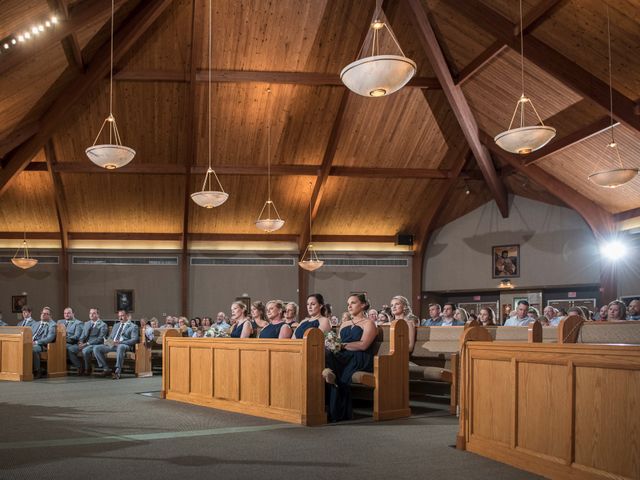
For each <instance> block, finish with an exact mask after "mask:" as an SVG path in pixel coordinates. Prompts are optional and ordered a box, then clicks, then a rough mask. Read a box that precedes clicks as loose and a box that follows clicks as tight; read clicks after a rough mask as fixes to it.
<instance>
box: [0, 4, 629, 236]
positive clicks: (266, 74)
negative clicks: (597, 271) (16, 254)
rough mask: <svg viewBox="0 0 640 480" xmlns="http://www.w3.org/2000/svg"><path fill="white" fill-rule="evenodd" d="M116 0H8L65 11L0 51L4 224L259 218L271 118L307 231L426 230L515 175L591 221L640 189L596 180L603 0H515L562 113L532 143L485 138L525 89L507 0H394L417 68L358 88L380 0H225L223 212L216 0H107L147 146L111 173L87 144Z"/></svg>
mask: <svg viewBox="0 0 640 480" xmlns="http://www.w3.org/2000/svg"><path fill="white" fill-rule="evenodd" d="M463 3H464V5H463ZM608 3H609V4H610V7H611V21H612V35H613V44H612V51H613V60H614V67H613V88H614V111H615V112H614V113H615V116H616V121H617V122H620V125H619V126H618V127H616V132H617V136H618V143H619V145H620V151H621V155H622V158H623V161H624V162H625V164H626V165H628V166H634V167H640V131H639V130H640V104H639V102H638V100H639V99H640V62H639V61H638V58H640V16H639V15H638V12H640V2H638V1H637V0H615V1H614V0H611V1H609V2H608ZM109 4H110V2H106V1H104V0H79V1H69V0H49V1H47V0H28V1H27V0H7V1H5V2H3V9H2V11H0V38H2V39H4V38H6V37H7V36H9V35H13V34H17V33H19V32H20V31H23V30H24V29H27V28H29V27H30V26H31V25H32V24H33V23H34V22H38V21H40V20H41V19H44V18H46V17H47V16H49V15H51V14H52V13H55V14H56V15H57V16H58V18H60V22H59V24H58V26H57V27H56V29H55V30H54V31H49V32H47V33H46V34H43V35H42V36H43V37H44V38H41V39H37V40H34V41H32V42H31V43H30V44H19V45H18V46H16V47H15V48H12V49H11V50H10V51H5V52H2V54H0V157H1V160H0V161H1V165H2V169H1V170H0V204H1V206H2V208H1V209H0V235H1V234H2V232H5V233H9V232H19V231H23V230H27V231H30V232H58V231H61V232H62V233H63V235H64V236H65V237H66V235H67V234H68V233H69V232H74V233H95V234H98V233H132V234H135V233H140V234H175V235H177V236H180V235H182V234H183V233H185V231H186V233H188V234H254V233H259V231H258V230H256V228H255V226H254V225H253V222H254V221H255V218H256V216H257V215H258V213H259V211H260V208H261V207H262V204H263V203H264V201H265V199H266V197H267V179H266V165H267V144H268V142H267V137H268V135H267V132H268V125H270V126H271V138H272V158H273V160H272V164H273V173H274V177H273V182H272V183H273V194H272V198H273V200H274V201H275V203H276V205H277V207H278V209H279V211H280V214H281V215H282V217H283V218H284V219H285V220H286V225H285V227H284V228H283V229H282V230H281V231H280V232H278V233H279V234H285V235H300V236H302V237H303V238H305V237H306V236H308V220H307V219H308V217H307V215H308V213H307V212H308V208H309V202H311V204H312V206H313V218H314V224H313V233H314V235H335V236H345V235H354V236H356V235H358V236H362V235H379V236H380V235H381V236H390V235H395V234H396V233H398V232H406V233H413V234H415V235H417V236H418V237H419V238H423V239H424V238H426V237H425V236H426V235H427V234H428V231H429V230H432V229H433V228H437V227H438V226H440V225H443V224H445V223H447V222H450V221H451V220H453V219H455V218H457V217H459V216H460V215H463V214H464V213H466V212H468V211H470V210H472V209H473V208H476V207H477V206H479V205H481V204H483V203H485V202H487V201H489V200H492V199H493V200H495V201H497V202H498V205H500V206H501V210H502V211H503V213H504V210H503V208H506V201H505V199H504V191H505V189H506V190H508V191H509V192H511V193H515V194H518V195H523V196H527V197H530V198H534V199H537V200H541V201H545V202H548V203H552V204H560V205H568V206H570V207H572V208H575V209H576V210H577V211H578V212H580V213H581V214H582V215H583V216H585V218H586V219H587V221H588V222H589V224H590V225H591V226H592V227H593V228H598V227H599V226H602V225H604V224H608V223H610V222H613V220H614V219H615V218H616V217H615V215H616V214H618V215H623V216H624V215H626V216H629V215H630V214H629V213H628V211H633V210H635V209H638V207H639V206H640V188H639V187H640V180H637V179H636V180H634V181H633V182H631V183H630V184H628V185H627V186H624V187H622V188H619V189H616V190H606V189H601V188H600V187H596V186H594V185H593V184H591V183H589V182H588V181H587V179H586V177H587V175H588V174H590V173H593V172H594V171H595V170H596V169H599V168H604V167H607V166H608V165H611V163H607V162H611V161H610V160H607V159H606V156H605V155H604V152H605V148H604V146H605V144H606V134H605V133H603V130H604V129H605V128H606V127H607V125H608V119H607V108H608V107H607V105H608V86H607V82H608V71H607V42H606V35H605V34H606V17H605V5H604V3H603V2H601V1H600V0H524V2H523V8H524V17H525V28H524V33H525V57H526V62H525V66H526V77H525V81H526V85H527V93H528V94H529V95H530V96H531V97H532V99H533V101H534V103H535V105H536V107H537V109H538V111H539V113H540V115H541V117H542V118H543V120H544V121H545V123H547V124H550V125H552V126H554V127H556V129H557V130H558V136H557V137H556V139H555V140H554V141H553V142H552V143H550V144H549V145H548V146H547V147H545V148H543V149H541V150H540V151H539V152H535V153H534V154H532V155H531V156H529V157H518V156H515V155H509V154H506V153H505V152H502V151H500V150H499V149H498V148H497V147H496V146H495V145H494V144H493V142H492V140H491V139H492V137H493V136H494V135H495V134H497V133H499V132H500V131H502V130H504V129H505V128H506V127H507V125H508V123H509V120H510V117H511V114H512V112H513V108H514V105H515V101H516V99H517V98H518V97H519V95H520V93H521V92H520V84H519V78H520V73H519V72H520V71H519V66H520V57H519V54H518V51H517V49H518V47H519V43H518V36H517V33H518V31H517V28H516V24H517V21H518V10H517V6H518V5H517V2H513V1H511V0H473V1H469V2H452V1H448V0H447V1H445V0H422V1H421V0H389V1H385V2H383V5H384V9H385V13H386V15H387V17H388V20H389V22H390V24H391V26H392V28H393V29H394V32H395V34H396V35H397V37H398V40H399V42H400V44H401V46H402V48H403V50H404V52H405V54H406V55H407V56H409V57H411V58H413V59H414V60H415V61H416V63H417V64H418V74H417V76H416V79H414V80H413V81H412V82H411V84H410V85H409V86H408V87H407V88H405V89H403V90H401V91H400V92H398V93H396V94H394V95H391V96H389V97H385V98H380V99H367V98H363V97H359V96H357V95H355V94H352V93H348V92H347V90H346V89H345V87H344V86H342V84H341V83H340V81H339V78H338V72H339V71H340V70H341V69H342V67H344V66H345V65H346V64H348V63H349V62H351V61H353V60H354V59H355V58H356V55H357V54H358V51H359V49H360V46H361V43H362V40H363V38H364V34H365V33H366V31H367V27H368V24H369V21H370V19H371V16H372V14H373V11H374V8H375V1H373V0H357V1H349V2H344V1H339V0H325V1H308V0H282V1H279V2H275V3H274V2H267V1H252V2H249V1H244V0H243V1H236V0H213V16H214V21H213V31H212V36H213V52H212V55H213V65H212V70H213V72H212V75H213V79H214V83H213V85H212V101H211V105H210V107H211V114H212V132H213V133H212V142H213V157H212V158H213V164H214V167H215V168H216V171H217V172H218V174H219V177H220V180H221V182H222V184H223V186H224V188H225V190H226V191H228V192H229V194H230V197H229V200H228V202H227V203H225V204H224V205H223V206H222V207H220V208H217V209H214V210H204V209H201V208H199V207H197V206H195V204H192V203H191V202H190V200H189V199H188V194H189V193H190V192H192V191H195V190H197V189H199V188H200V186H201V182H202V179H203V175H204V171H205V169H206V165H207V128H208V127H207V107H208V101H207V99H208V97H207V77H208V75H207V74H208V68H209V67H208V63H207V62H208V58H207V29H208V20H207V18H208V10H207V8H208V7H207V1H206V0H174V1H171V0H150V1H138V0H118V1H116V8H117V13H116V45H115V49H116V51H115V58H116V66H115V80H114V94H115V102H114V113H115V115H116V118H117V121H118V125H119V127H120V130H121V133H122V135H123V140H124V142H125V144H127V145H129V146H131V147H133V148H134V149H135V150H136V151H137V155H136V157H135V159H134V161H133V162H132V164H131V165H130V166H128V167H125V168H123V169H122V170H121V171H116V172H104V171H99V169H98V168H97V167H94V166H93V165H92V164H91V163H90V162H89V160H88V159H87V158H86V156H85V154H84V150H85V148H86V147H88V146H90V145H91V144H92V143H93V141H94V138H95V135H96V133H97V129H98V128H99V127H100V124H101V122H102V120H103V119H104V117H105V116H106V115H107V113H108V92H109V90H108V88H109V82H108V65H109V62H108V60H109V59H108V41H109V13H110V12H109V10H110V9H109V7H110V5H109ZM431 30H433V32H434V33H435V38H436V40H437V41H436V43H435V46H434V44H433V42H431V44H430V43H429V31H431ZM434 48H435V50H436V52H435V53H436V54H437V55H441V56H442V58H443V59H444V62H443V63H442V64H443V65H445V68H444V69H442V68H441V67H439V66H438V63H437V61H436V60H434V57H433V55H434V50H433V49H434ZM430 59H431V60H430ZM447 79H448V80H447ZM267 87H270V88H271V91H272V93H271V94H270V95H267V94H266V89H267ZM451 98H453V99H454V100H453V103H452V100H451ZM455 99H457V100H455ZM460 99H462V100H460ZM460 102H462V104H461V103H460ZM465 105H466V106H465ZM465 112H466V113H465ZM469 119H471V120H472V123H471V124H470V123H469ZM474 124H477V130H475V129H474V127H473V125H474ZM461 125H463V126H462V127H461ZM469 125H471V127H469ZM469 135H471V137H474V138H476V139H477V143H476V144H474V142H473V141H472V140H470V138H469ZM482 145H484V147H483V146H482ZM470 146H471V150H470ZM485 147H486V148H485ZM487 149H488V150H489V151H487ZM478 157H481V158H479V159H478ZM483 159H484V160H483ZM467 187H468V188H469V190H470V193H469V194H466V193H465V190H466V188H467ZM443 198H444V201H443ZM625 212H627V213H625ZM638 215H640V213H638Z"/></svg>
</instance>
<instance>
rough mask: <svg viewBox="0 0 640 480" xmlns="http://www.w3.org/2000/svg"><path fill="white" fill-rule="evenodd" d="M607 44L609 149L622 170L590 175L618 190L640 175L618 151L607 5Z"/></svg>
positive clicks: (595, 181)
mask: <svg viewBox="0 0 640 480" xmlns="http://www.w3.org/2000/svg"><path fill="white" fill-rule="evenodd" d="M607 44H608V52H609V106H610V109H609V113H610V118H611V126H610V127H609V131H610V132H611V141H610V142H609V143H608V144H607V148H610V149H611V150H610V152H612V153H613V157H614V160H617V163H618V164H619V165H620V168H612V169H609V170H601V171H600V172H596V173H592V174H591V175H589V177H588V178H589V180H591V181H592V182H593V183H595V184H596V185H599V186H601V187H606V188H616V187H619V186H620V185H624V184H625V183H627V182H630V181H631V180H633V179H634V178H635V177H636V175H638V169H637V168H625V167H624V165H622V158H620V151H619V150H618V144H617V142H616V139H615V136H614V134H613V85H612V79H611V76H612V74H611V20H610V17H609V5H607Z"/></svg>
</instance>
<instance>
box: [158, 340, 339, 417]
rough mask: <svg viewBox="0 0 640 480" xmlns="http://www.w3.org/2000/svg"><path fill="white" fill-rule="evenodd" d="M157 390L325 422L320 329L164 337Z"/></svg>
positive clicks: (194, 400) (271, 414)
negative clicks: (272, 335) (275, 335)
mask: <svg viewBox="0 0 640 480" xmlns="http://www.w3.org/2000/svg"><path fill="white" fill-rule="evenodd" d="M162 361H163V369H162V392H161V396H162V397H163V398H167V399H169V400H177V401H181V402H186V403H193V404H196V405H204V406H208V407H213V408H219V409H222V410H228V411H231V412H237V413H243V414H247V415H255V416H259V417H265V418H273V419H277V420H282V421H285V422H291V423H299V424H303V425H321V424H324V423H326V421H327V417H326V413H325V411H324V391H325V383H324V381H323V379H322V369H323V368H324V335H323V334H322V332H321V331H320V330H318V329H315V328H313V329H309V330H307V331H306V332H305V334H304V338H303V339H302V340H278V339H259V338H244V339H235V338H186V337H174V336H171V335H168V334H165V335H164V337H163V358H162Z"/></svg>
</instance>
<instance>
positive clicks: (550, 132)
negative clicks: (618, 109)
mask: <svg viewBox="0 0 640 480" xmlns="http://www.w3.org/2000/svg"><path fill="white" fill-rule="evenodd" d="M520 76H521V83H522V95H520V99H519V100H518V103H516V108H515V110H514V111H513V115H512V117H511V122H510V123H509V128H508V129H507V130H506V131H504V132H502V133H499V134H498V135H496V136H495V138H494V139H493V140H494V141H495V142H496V144H497V145H498V146H499V147H500V148H502V149H503V150H506V151H507V152H511V153H518V154H520V155H526V154H528V153H531V152H534V151H536V150H538V149H539V148H542V147H544V146H545V145H546V144H547V143H549V142H550V141H551V140H552V139H553V137H555V136H556V129H555V128H553V127H549V126H547V125H545V124H544V122H543V121H542V119H541V118H540V115H538V111H537V110H536V107H534V106H533V102H532V101H531V99H530V98H529V97H527V96H526V95H525V90H524V35H523V27H522V0H520ZM527 104H529V105H530V106H531V109H532V110H533V113H534V114H535V116H536V118H537V119H538V122H539V123H540V125H531V126H525V107H526V105H527ZM518 110H519V111H520V126H519V127H517V128H511V127H513V122H514V120H515V118H516V115H517V114H518Z"/></svg>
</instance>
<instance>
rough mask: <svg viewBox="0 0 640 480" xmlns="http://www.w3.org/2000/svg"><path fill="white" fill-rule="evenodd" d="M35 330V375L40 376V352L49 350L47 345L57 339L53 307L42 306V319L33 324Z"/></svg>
mask: <svg viewBox="0 0 640 480" xmlns="http://www.w3.org/2000/svg"><path fill="white" fill-rule="evenodd" d="M31 329H32V330H33V377H34V378H40V377H41V376H42V372H41V371H40V353H42V352H46V351H47V345H49V344H50V343H52V342H55V341H56V322H54V321H53V320H51V308H49V307H42V313H40V321H39V322H37V323H34V324H33V325H32V326H31Z"/></svg>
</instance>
